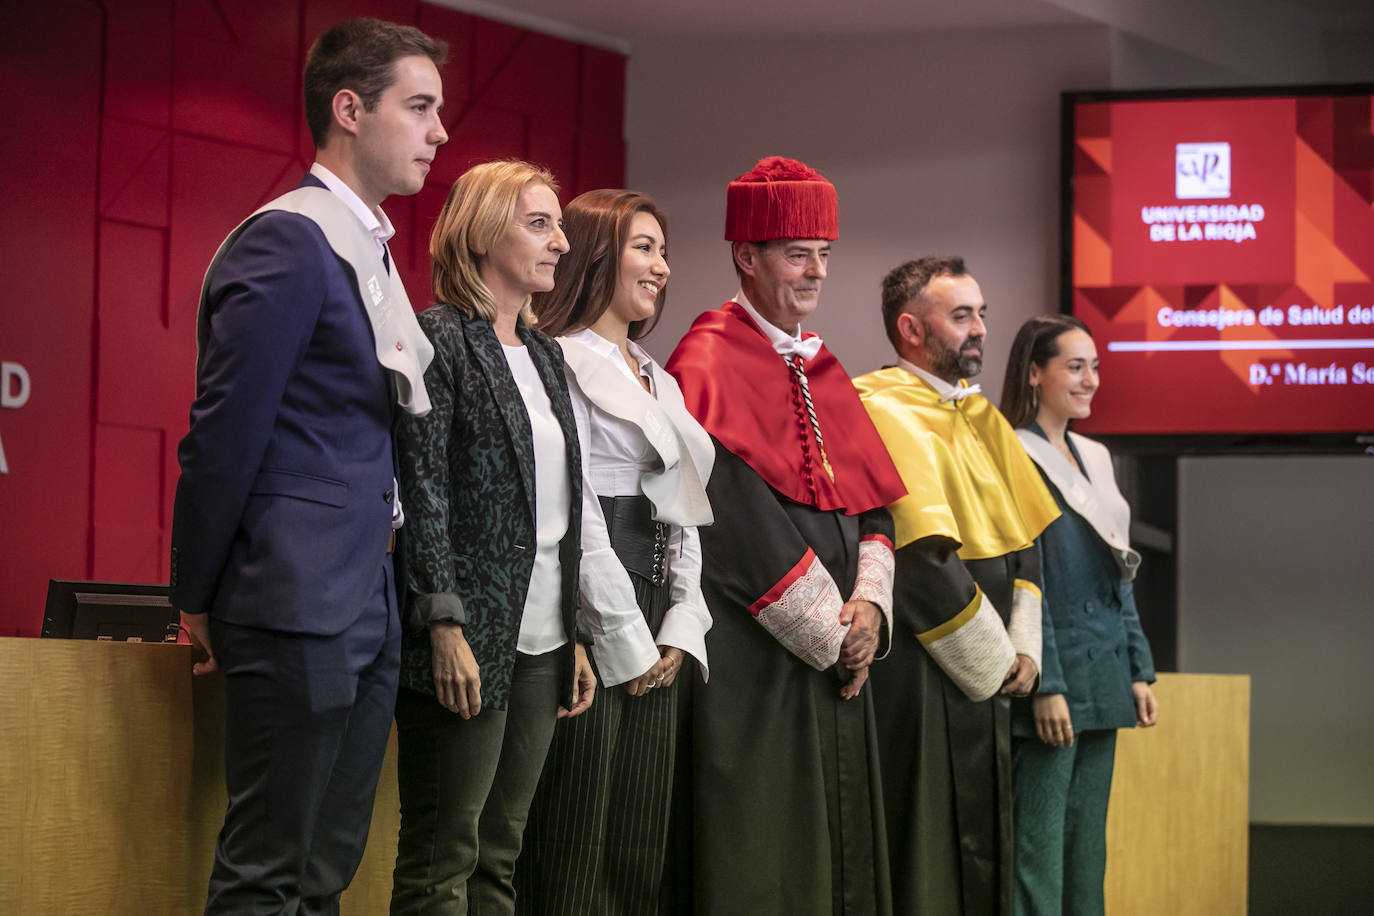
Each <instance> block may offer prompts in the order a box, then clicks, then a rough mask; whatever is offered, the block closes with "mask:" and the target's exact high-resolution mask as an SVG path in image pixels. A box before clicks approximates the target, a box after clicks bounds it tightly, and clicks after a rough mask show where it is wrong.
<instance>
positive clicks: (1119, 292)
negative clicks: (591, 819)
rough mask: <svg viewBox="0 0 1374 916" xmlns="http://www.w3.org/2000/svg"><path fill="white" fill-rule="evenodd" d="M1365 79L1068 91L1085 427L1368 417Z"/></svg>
mask: <svg viewBox="0 0 1374 916" xmlns="http://www.w3.org/2000/svg"><path fill="white" fill-rule="evenodd" d="M1372 111H1374V86H1360V87H1348V86H1346V87H1325V88H1323V89H1277V90H1276V89H1266V90H1234V91H1225V92H1208V93H1205V94H1204V93H1198V92H1187V93H1180V92H1173V93H1153V94H1146V93H1134V92H1132V93H1127V92H1121V93H1103V92H1099V93H1066V94H1065V96H1064V144H1063V168H1064V177H1065V187H1066V194H1067V199H1066V201H1065V206H1064V208H1063V215H1064V227H1063V228H1064V252H1065V254H1066V258H1065V262H1066V263H1065V270H1066V275H1065V277H1064V284H1063V289H1064V295H1065V298H1066V303H1065V305H1066V309H1067V310H1068V311H1071V312H1072V313H1073V314H1074V315H1077V316H1078V317H1079V318H1081V319H1082V320H1083V321H1084V322H1085V323H1086V324H1087V325H1088V327H1089V328H1090V329H1091V330H1092V334H1093V337H1094V339H1095V340H1096V343H1097V349H1098V354H1099V357H1100V359H1101V362H1102V368H1101V376H1102V378H1101V389H1100V390H1099V392H1098V394H1097V396H1096V398H1095V399H1094V404H1093V414H1092V417H1091V418H1089V419H1088V420H1086V421H1084V422H1083V423H1082V424H1081V429H1082V430H1083V431H1085V432H1094V433H1099V434H1108V435H1155V436H1160V435H1163V436H1179V435H1183V436H1214V435H1229V436H1232V437H1236V436H1242V437H1243V436H1247V435H1253V436H1259V437H1265V436H1294V437H1321V436H1324V435H1326V436H1330V435H1335V434H1341V437H1342V438H1348V439H1352V440H1353V439H1354V437H1355V436H1356V435H1358V434H1361V433H1369V432H1371V431H1374V134H1371V130H1370V121H1371V112H1372Z"/></svg>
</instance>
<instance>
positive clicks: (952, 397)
mask: <svg viewBox="0 0 1374 916" xmlns="http://www.w3.org/2000/svg"><path fill="white" fill-rule="evenodd" d="M982 390H983V388H982V386H981V385H969V386H967V387H965V386H963V385H960V386H958V387H956V388H955V389H954V390H952V391H950V392H949V393H948V394H942V395H940V403H941V404H944V403H945V402H947V401H954V402H956V403H957V402H959V401H962V400H963V399H964V398H967V397H971V396H972V395H975V394H979V393H980V392H982Z"/></svg>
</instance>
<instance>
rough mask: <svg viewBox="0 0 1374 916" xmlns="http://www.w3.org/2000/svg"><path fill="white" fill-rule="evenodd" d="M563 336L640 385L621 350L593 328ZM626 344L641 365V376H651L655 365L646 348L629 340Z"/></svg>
mask: <svg viewBox="0 0 1374 916" xmlns="http://www.w3.org/2000/svg"><path fill="white" fill-rule="evenodd" d="M563 336H564V337H566V338H567V339H568V340H575V341H577V342H578V343H580V344H582V346H584V347H586V348H587V349H589V350H591V351H593V352H594V353H596V354H597V355H599V356H603V357H605V358H606V360H607V361H608V362H610V363H612V364H614V365H615V367H616V368H617V369H619V370H620V371H621V372H622V373H624V374H625V377H626V378H628V379H630V381H632V382H634V383H635V384H636V385H638V384H639V379H637V378H635V377H634V374H633V373H631V372H630V367H629V366H628V365H626V364H625V359H624V357H623V356H621V355H620V348H619V347H617V346H616V345H615V344H614V343H612V342H611V341H609V340H607V339H606V338H604V337H602V336H601V335H600V334H598V333H596V332H595V331H593V330H592V329H591V328H583V329H582V330H580V331H574V332H573V333H571V334H565V335H563ZM625 344H626V346H627V347H628V348H629V351H630V355H631V356H633V357H634V359H635V362H636V363H638V364H639V374H640V375H650V374H651V373H650V371H649V366H650V364H652V363H653V360H652V359H650V358H649V354H648V353H645V352H644V348H643V347H641V346H640V345H639V344H637V343H635V342H634V341H633V340H627V341H625Z"/></svg>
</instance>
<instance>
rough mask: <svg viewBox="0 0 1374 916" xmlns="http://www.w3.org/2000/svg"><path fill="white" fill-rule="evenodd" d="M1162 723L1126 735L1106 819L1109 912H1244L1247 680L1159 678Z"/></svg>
mask: <svg viewBox="0 0 1374 916" xmlns="http://www.w3.org/2000/svg"><path fill="white" fill-rule="evenodd" d="M1154 690H1155V695H1156V696H1157V697H1158V698H1159V724H1158V725H1156V726H1155V727H1154V728H1145V729H1140V728H1137V729H1123V730H1122V731H1121V732H1119V733H1118V737H1117V744H1116V778H1115V780H1114V781H1113V783H1112V800H1111V806H1110V808H1109V809H1108V812H1107V882H1106V895H1107V913H1108V914H1110V916H1134V914H1155V913H1168V914H1170V916H1192V914H1197V916H1225V914H1237V916H1240V914H1244V913H1245V905H1246V879H1247V860H1248V856H1249V828H1250V823H1249V822H1250V807H1249V795H1250V678H1249V676H1247V675H1218V674H1161V675H1160V676H1159V682H1158V683H1157V684H1155V687H1154Z"/></svg>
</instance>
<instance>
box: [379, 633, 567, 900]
mask: <svg viewBox="0 0 1374 916" xmlns="http://www.w3.org/2000/svg"><path fill="white" fill-rule="evenodd" d="M560 655H561V653H559V652H557V651H555V652H549V653H546V654H544V655H537V656H530V655H520V656H518V658H517V659H516V663H515V673H514V676H513V678H512V681H511V694H510V704H509V706H508V707H507V708H506V709H487V708H483V709H482V711H481V712H480V713H478V714H477V715H476V716H473V717H472V718H471V719H467V720H464V719H463V718H462V717H461V716H459V715H458V714H457V713H454V712H449V711H448V710H447V709H444V707H442V706H440V705H439V701H438V700H436V699H435V698H434V697H433V696H430V695H429V694H424V693H419V692H417V691H413V690H407V689H405V688H401V691H400V695H399V696H398V697H397V699H396V737H397V754H398V756H397V782H398V788H399V789H400V794H401V831H400V838H399V842H398V847H397V851H396V870H395V873H394V874H393V877H392V887H391V913H392V916H402V914H405V916H412V914H413V916H420V914H423V916H440V914H442V916H463V914H466V913H472V914H490V913H502V914H508V913H514V912H515V888H514V878H515V861H516V859H517V858H519V856H520V842H521V836H522V835H523V834H524V831H525V821H526V819H527V818H528V816H529V809H530V799H532V798H533V797H534V790H535V788H536V787H537V786H538V785H539V774H540V772H541V771H542V770H543V768H544V757H545V755H546V754H547V753H548V750H549V741H550V739H552V737H553V727H554V723H555V721H556V719H557V712H558V699H559V696H560V688H561V687H563V686H564V685H562V684H561V683H560V678H559V659H560Z"/></svg>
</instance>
